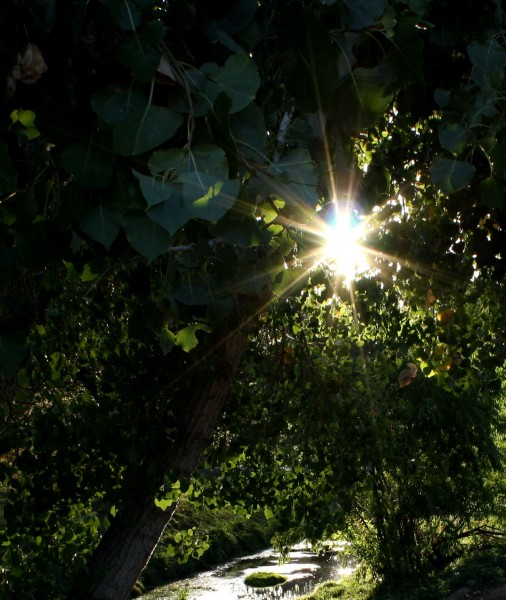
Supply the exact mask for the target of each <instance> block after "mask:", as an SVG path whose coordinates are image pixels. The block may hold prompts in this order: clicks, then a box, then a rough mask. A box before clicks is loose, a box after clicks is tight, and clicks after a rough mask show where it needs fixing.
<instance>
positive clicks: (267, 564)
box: [139, 545, 355, 600]
mask: <svg viewBox="0 0 506 600" xmlns="http://www.w3.org/2000/svg"><path fill="white" fill-rule="evenodd" d="M342 549H343V547H342V546H337V547H336V550H337V551H336V552H332V553H327V554H325V555H323V556H321V555H317V554H315V553H314V552H311V551H310V550H309V549H307V548H306V547H305V546H304V545H299V546H297V547H296V548H294V549H293V550H292V551H291V552H290V561H289V562H284V563H279V554H278V553H277V552H275V551H274V550H273V549H272V548H271V549H268V550H264V551H263V552H258V553H257V554H253V555H251V556H246V557H243V558H238V559H235V560H232V561H230V562H227V563H225V564H224V565H221V566H219V567H216V568H215V569H213V570H210V571H203V572H201V573H197V574H196V575H193V576H192V577H187V578H185V579H181V580H178V581H174V582H172V583H170V584H168V585H165V586H163V587H159V588H157V589H156V590H153V591H151V592H149V593H146V594H144V595H143V596H142V597H141V598H140V599H139V600H169V599H170V600H176V599H177V598H187V599H188V600H240V599H242V598H248V599H251V600H274V599H276V600H278V599H282V600H292V599H293V598H298V597H300V596H302V595H304V594H308V593H309V592H311V591H312V590H313V589H314V588H315V586H316V585H317V584H318V583H322V582H324V581H329V580H332V581H336V580H339V579H340V578H341V577H343V576H344V575H347V574H349V573H351V572H352V571H353V570H354V568H355V566H354V564H353V563H352V562H351V561H350V559H349V558H344V557H343V555H342V552H340V551H339V550H342ZM255 571H274V572H276V573H281V574H282V575H285V576H286V577H287V578H288V580H287V581H286V583H284V584H282V585H280V586H277V587H274V588H272V587H270V588H252V587H249V586H247V585H246V584H245V583H244V578H245V577H246V576H247V575H249V574H250V573H253V572H255ZM185 590H186V596H185V595H184V594H185Z"/></svg>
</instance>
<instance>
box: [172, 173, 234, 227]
mask: <svg viewBox="0 0 506 600" xmlns="http://www.w3.org/2000/svg"><path fill="white" fill-rule="evenodd" d="M178 179H179V181H181V182H182V183H183V202H184V205H185V207H186V208H187V209H188V210H189V212H190V213H191V215H192V216H193V217H195V218H199V219H203V220H206V221H217V220H218V219H220V218H221V217H222V216H223V215H224V214H225V213H226V212H227V211H228V210H229V209H230V208H232V206H233V205H234V203H235V201H236V198H237V195H238V193H239V188H240V181H239V180H238V179H232V180H230V179H225V180H224V181H219V180H216V177H215V176H212V175H206V174H204V173H197V172H192V173H180V174H179V177H178Z"/></svg>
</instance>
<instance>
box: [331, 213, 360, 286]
mask: <svg viewBox="0 0 506 600" xmlns="http://www.w3.org/2000/svg"><path fill="white" fill-rule="evenodd" d="M363 236H364V231H363V226H362V223H361V222H360V221H359V219H358V217H357V215H356V214H355V213H354V212H353V210H352V208H351V206H350V204H349V203H346V204H344V205H340V204H339V203H337V202H336V203H334V204H333V210H332V211H331V213H330V215H329V217H327V219H326V222H325V226H324V231H323V259H322V260H323V262H325V263H326V264H327V265H328V266H329V268H331V269H332V270H333V271H334V272H335V273H336V274H339V275H341V276H342V277H343V278H344V281H345V283H347V284H349V283H350V282H351V281H353V279H355V277H356V276H357V275H358V274H359V273H362V272H364V271H366V270H367V269H368V268H369V265H368V261H367V256H366V253H367V251H366V249H365V247H364V246H363V245H362V240H363Z"/></svg>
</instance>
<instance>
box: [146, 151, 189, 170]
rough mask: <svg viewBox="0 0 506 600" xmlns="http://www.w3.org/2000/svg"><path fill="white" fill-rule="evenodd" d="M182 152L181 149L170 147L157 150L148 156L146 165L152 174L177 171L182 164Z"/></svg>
mask: <svg viewBox="0 0 506 600" xmlns="http://www.w3.org/2000/svg"><path fill="white" fill-rule="evenodd" d="M183 159H184V154H183V151H182V150H178V149H176V148H171V149H170V150H157V151H156V152H153V154H152V155H151V156H150V157H149V161H148V167H149V170H150V172H151V173H152V174H153V175H158V174H160V173H163V174H166V173H167V172H170V171H177V170H178V169H179V167H180V166H181V165H182V163H183Z"/></svg>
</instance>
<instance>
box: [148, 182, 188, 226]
mask: <svg viewBox="0 0 506 600" xmlns="http://www.w3.org/2000/svg"><path fill="white" fill-rule="evenodd" d="M147 215H148V217H149V218H150V219H151V220H152V221H153V222H155V223H157V224H158V225H160V227H163V228H164V229H165V230H166V231H168V232H169V233H170V234H171V235H174V234H175V233H176V231H177V230H178V229H179V228H180V227H181V226H182V225H184V224H185V223H186V222H187V221H189V220H190V219H191V218H192V213H191V212H190V210H189V209H188V208H186V207H185V205H184V204H183V196H182V193H181V190H180V189H179V187H176V186H172V187H171V193H170V198H169V199H168V200H166V201H165V202H162V203H161V204H157V205H156V206H153V207H151V208H150V209H149V210H148V211H147Z"/></svg>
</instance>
